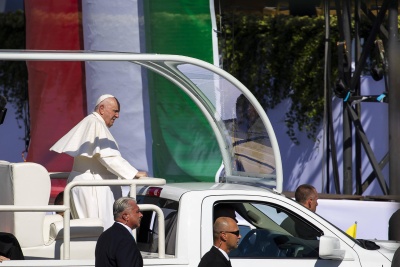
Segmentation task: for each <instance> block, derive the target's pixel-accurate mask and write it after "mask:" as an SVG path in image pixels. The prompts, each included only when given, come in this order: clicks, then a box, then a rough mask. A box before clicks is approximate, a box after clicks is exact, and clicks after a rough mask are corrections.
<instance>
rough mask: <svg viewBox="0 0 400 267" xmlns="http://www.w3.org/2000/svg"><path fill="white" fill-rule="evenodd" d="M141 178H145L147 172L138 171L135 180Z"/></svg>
mask: <svg viewBox="0 0 400 267" xmlns="http://www.w3.org/2000/svg"><path fill="white" fill-rule="evenodd" d="M142 177H147V172H143V171H139V172H138V173H137V174H136V175H135V178H136V179H140V178H142Z"/></svg>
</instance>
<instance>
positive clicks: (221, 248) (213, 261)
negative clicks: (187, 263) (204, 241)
mask: <svg viewBox="0 0 400 267" xmlns="http://www.w3.org/2000/svg"><path fill="white" fill-rule="evenodd" d="M240 238H241V236H240V233H239V227H238V225H237V223H236V221H235V220H234V219H232V218H229V217H219V218H218V219H217V220H216V221H215V223H214V227H213V239H214V245H213V246H212V247H211V249H210V251H208V252H207V253H206V254H204V256H203V257H202V258H201V261H200V263H199V266H198V267H231V266H232V265H231V262H230V260H229V257H228V254H229V252H230V251H231V250H233V249H236V248H237V247H238V244H239V239H240Z"/></svg>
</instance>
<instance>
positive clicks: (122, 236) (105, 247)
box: [95, 222, 143, 267]
mask: <svg viewBox="0 0 400 267" xmlns="http://www.w3.org/2000/svg"><path fill="white" fill-rule="evenodd" d="M95 256H96V259H95V266H96V267H125V266H126V267H128V266H129V267H143V258H142V255H141V254H140V251H139V249H138V247H137V245H136V242H135V239H134V238H133V236H132V234H131V233H129V231H128V230H127V229H126V228H125V227H124V226H122V225H120V224H119V223H116V222H115V223H114V224H113V225H112V226H111V227H110V228H108V229H107V230H106V231H104V232H103V233H102V234H101V235H100V237H99V239H98V240H97V244H96V251H95Z"/></svg>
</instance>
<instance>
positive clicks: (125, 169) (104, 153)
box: [50, 112, 138, 230]
mask: <svg viewBox="0 0 400 267" xmlns="http://www.w3.org/2000/svg"><path fill="white" fill-rule="evenodd" d="M50 150H53V151H55V152H58V153H66V154H68V155H70V156H72V157H74V165H73V167H72V171H71V173H70V175H69V177H68V183H69V182H72V181H82V180H103V179H117V178H118V177H119V178H123V179H133V178H134V177H135V175H136V174H137V172H138V170H136V169H135V168H134V167H133V166H132V165H131V164H129V162H127V161H126V160H125V159H124V158H122V156H121V153H120V152H119V150H118V144H117V142H116V141H115V139H114V137H113V136H112V134H111V132H110V130H109V129H108V127H107V126H106V124H105V122H104V120H103V118H102V117H101V116H100V115H99V114H98V113H97V112H93V113H92V114H90V115H88V116H86V117H85V118H84V119H83V120H82V121H81V122H79V123H78V124H77V125H76V126H75V127H74V128H72V129H71V130H70V131H69V132H68V133H67V134H66V135H64V136H63V137H62V138H61V139H60V140H58V142H57V143H55V144H54V145H53V146H52V147H51V148H50ZM121 196H122V192H121V187H120V186H114V187H109V186H101V187H99V186H93V187H89V186H77V187H74V188H73V189H72V192H71V214H72V218H101V219H102V220H103V224H104V230H106V229H108V228H109V227H110V226H111V225H112V224H113V222H114V218H113V211H112V206H113V203H114V201H115V199H118V198H119V197H121Z"/></svg>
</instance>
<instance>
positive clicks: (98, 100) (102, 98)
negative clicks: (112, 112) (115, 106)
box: [94, 94, 114, 107]
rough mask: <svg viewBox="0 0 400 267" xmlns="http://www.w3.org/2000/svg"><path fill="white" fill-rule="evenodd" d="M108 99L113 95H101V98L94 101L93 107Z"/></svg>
mask: <svg viewBox="0 0 400 267" xmlns="http://www.w3.org/2000/svg"><path fill="white" fill-rule="evenodd" d="M110 97H114V96H113V95H109V94H105V95H102V96H100V97H99V98H98V99H97V101H96V105H94V106H95V107H96V106H97V105H98V104H100V103H101V102H102V101H103V100H104V99H106V98H110Z"/></svg>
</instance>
